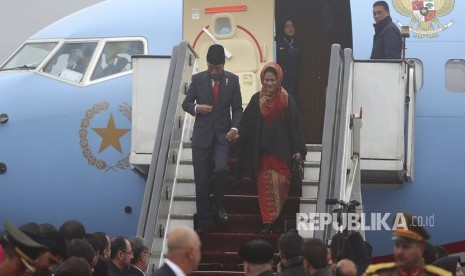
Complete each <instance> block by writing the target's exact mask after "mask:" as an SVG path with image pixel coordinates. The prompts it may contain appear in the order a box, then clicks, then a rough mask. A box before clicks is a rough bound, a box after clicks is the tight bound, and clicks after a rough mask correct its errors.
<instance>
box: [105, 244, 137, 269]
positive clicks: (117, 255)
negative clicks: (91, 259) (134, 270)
mask: <svg viewBox="0 0 465 276" xmlns="http://www.w3.org/2000/svg"><path fill="white" fill-rule="evenodd" d="M132 258H133V252H132V247H131V243H130V242H129V240H128V239H126V238H124V237H114V238H112V239H111V256H110V259H111V262H112V263H113V264H114V265H115V266H116V267H117V268H118V269H119V270H120V271H124V270H125V269H127V268H128V267H129V264H130V263H131V260H132Z"/></svg>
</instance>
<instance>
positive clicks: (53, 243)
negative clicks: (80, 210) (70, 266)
mask: <svg viewBox="0 0 465 276" xmlns="http://www.w3.org/2000/svg"><path fill="white" fill-rule="evenodd" d="M39 231H41V232H40V237H41V239H42V243H43V244H44V245H45V246H46V247H47V249H48V250H47V251H45V252H44V253H42V254H41V255H40V256H39V257H38V258H37V270H38V271H43V272H48V271H53V267H55V266H56V265H58V264H59V263H60V262H61V261H62V260H63V259H64V258H65V257H66V242H65V239H64V238H63V236H62V235H61V233H60V232H58V230H57V229H56V228H55V230H54V231H53V228H47V229H44V228H41V227H40V226H39ZM42 231H45V232H42Z"/></svg>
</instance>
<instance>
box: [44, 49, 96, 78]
mask: <svg viewBox="0 0 465 276" xmlns="http://www.w3.org/2000/svg"><path fill="white" fill-rule="evenodd" d="M96 47H97V42H85V43H77V42H74V43H65V44H63V46H62V47H61V49H60V50H59V51H58V52H57V53H56V54H55V55H54V57H53V58H52V59H51V60H50V61H49V62H48V63H47V65H46V66H45V67H44V69H43V70H42V71H43V72H45V73H49V74H52V75H55V76H57V77H59V78H62V79H65V80H68V81H71V82H80V81H81V80H82V77H83V76H84V74H85V72H86V70H87V67H88V66H89V62H90V59H91V58H92V55H93V53H94V51H95V48H96Z"/></svg>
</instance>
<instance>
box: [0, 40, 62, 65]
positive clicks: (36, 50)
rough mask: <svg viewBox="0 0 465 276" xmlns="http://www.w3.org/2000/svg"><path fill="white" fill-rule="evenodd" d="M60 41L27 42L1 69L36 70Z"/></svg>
mask: <svg viewBox="0 0 465 276" xmlns="http://www.w3.org/2000/svg"><path fill="white" fill-rule="evenodd" d="M57 44H58V42H39V43H26V44H24V45H23V47H21V49H19V50H18V51H17V52H16V54H14V55H13V56H12V57H11V58H10V60H8V62H6V63H5V64H4V65H3V66H2V68H1V69H0V70H34V69H36V68H37V66H39V64H40V63H41V62H42V61H43V60H44V59H45V58H46V57H47V56H48V54H50V52H51V51H52V50H53V48H55V46H56V45H57Z"/></svg>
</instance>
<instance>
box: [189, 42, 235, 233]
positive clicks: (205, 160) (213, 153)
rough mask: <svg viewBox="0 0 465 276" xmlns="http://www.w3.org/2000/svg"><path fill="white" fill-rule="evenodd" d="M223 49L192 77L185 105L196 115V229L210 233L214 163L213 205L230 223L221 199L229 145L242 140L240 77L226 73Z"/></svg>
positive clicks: (212, 51) (210, 55) (216, 48)
mask: <svg viewBox="0 0 465 276" xmlns="http://www.w3.org/2000/svg"><path fill="white" fill-rule="evenodd" d="M224 64H225V55H224V48H223V46H221V45H219V44H214V45H211V46H210V48H209V49H208V53H207V66H208V69H207V71H203V72H200V73H198V74H195V75H194V76H192V82H191V84H190V86H189V90H188V91H187V95H186V98H185V99H184V102H183V103H182V108H183V109H184V111H186V112H188V113H190V114H191V115H192V116H195V124H194V131H193V133H192V159H193V163H194V178H195V192H196V206H197V215H196V220H197V223H196V225H195V228H196V230H197V231H198V232H199V233H201V232H209V231H211V230H212V227H213V217H212V206H211V204H210V188H209V186H210V185H209V183H210V175H211V174H212V171H211V160H212V159H214V160H215V168H214V171H213V173H214V177H215V190H214V205H213V207H214V208H215V213H216V214H217V215H218V217H219V219H220V221H221V222H227V221H228V220H229V216H228V213H227V212H226V210H225V209H224V208H223V204H222V198H223V193H224V189H225V186H226V185H227V180H228V179H227V170H228V157H229V144H230V143H231V142H235V141H236V140H237V139H238V138H239V134H238V129H239V124H240V121H241V116H242V97H241V90H240V86H239V78H238V77H237V76H236V75H234V74H232V73H230V72H227V71H224Z"/></svg>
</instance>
